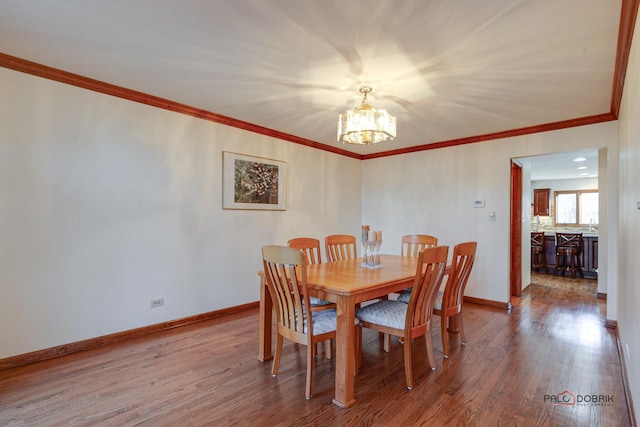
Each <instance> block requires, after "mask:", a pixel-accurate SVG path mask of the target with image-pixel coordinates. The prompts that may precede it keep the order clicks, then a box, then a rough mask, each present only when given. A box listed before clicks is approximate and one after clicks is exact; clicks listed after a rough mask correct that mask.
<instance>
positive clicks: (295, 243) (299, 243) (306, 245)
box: [287, 237, 322, 264]
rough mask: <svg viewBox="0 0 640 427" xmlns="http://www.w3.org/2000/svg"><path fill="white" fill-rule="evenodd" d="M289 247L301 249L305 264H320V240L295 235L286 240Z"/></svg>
mask: <svg viewBox="0 0 640 427" xmlns="http://www.w3.org/2000/svg"><path fill="white" fill-rule="evenodd" d="M287 244H288V245H289V247H290V248H294V249H300V250H302V251H303V253H304V256H305V260H306V262H307V264H321V263H322V255H321V253H322V251H321V250H320V240H318V239H314V238H313V237H296V238H295V239H291V240H289V241H288V242H287Z"/></svg>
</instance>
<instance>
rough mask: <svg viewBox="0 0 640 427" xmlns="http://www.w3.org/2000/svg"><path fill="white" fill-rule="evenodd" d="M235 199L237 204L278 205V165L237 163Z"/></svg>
mask: <svg viewBox="0 0 640 427" xmlns="http://www.w3.org/2000/svg"><path fill="white" fill-rule="evenodd" d="M233 199H234V201H235V202H236V203H268V204H277V203H278V165H269V164H266V163H260V162H251V161H246V160H238V159H236V161H235V174H234V190H233Z"/></svg>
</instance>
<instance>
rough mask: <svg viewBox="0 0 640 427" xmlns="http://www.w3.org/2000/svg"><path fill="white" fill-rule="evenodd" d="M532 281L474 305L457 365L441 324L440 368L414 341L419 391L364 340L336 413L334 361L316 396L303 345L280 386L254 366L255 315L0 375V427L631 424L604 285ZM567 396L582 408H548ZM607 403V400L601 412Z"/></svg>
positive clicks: (319, 369) (263, 366)
mask: <svg viewBox="0 0 640 427" xmlns="http://www.w3.org/2000/svg"><path fill="white" fill-rule="evenodd" d="M533 283H534V284H533V285H532V286H531V287H530V289H529V290H528V292H526V294H525V295H524V296H523V297H522V298H513V299H512V304H513V310H512V311H511V312H510V313H507V312H506V311H504V310H500V309H496V308H490V307H486V306H480V305H475V304H465V307H464V324H465V332H466V336H467V345H466V346H461V345H460V341H459V338H458V337H457V336H456V335H452V336H451V351H450V358H449V359H448V360H447V359H443V358H442V344H441V341H440V328H439V326H437V327H436V329H435V330H434V346H435V355H436V359H437V366H438V369H437V370H436V371H431V370H430V369H428V366H427V362H426V351H425V349H424V341H422V342H420V341H418V342H414V376H415V388H414V389H413V390H412V391H408V390H407V389H406V388H405V378H404V368H403V355H402V349H401V344H399V343H398V342H397V341H396V340H394V341H393V346H392V351H391V352H390V353H384V352H383V351H382V341H381V339H380V336H379V335H378V334H377V333H376V332H373V331H369V330H365V331H364V334H363V335H364V338H363V340H364V342H363V360H362V369H361V371H360V374H359V375H358V377H357V378H356V393H355V397H356V399H357V403H356V405H355V406H354V407H353V408H350V409H340V408H338V407H336V406H334V405H333V404H331V398H332V397H333V380H334V377H333V374H334V364H335V360H327V359H325V358H324V357H322V356H323V355H322V353H321V354H320V355H319V356H318V357H317V358H316V361H315V365H314V386H313V390H314V395H313V398H312V399H310V400H305V398H304V384H305V352H304V349H303V348H302V347H299V348H297V347H296V346H295V345H293V344H289V343H287V344H285V351H284V355H283V359H282V364H281V367H280V373H279V374H278V377H277V378H272V377H271V375H270V368H271V363H270V362H268V363H260V362H258V361H257V359H256V354H257V341H258V313H257V311H254V310H252V311H249V312H246V313H240V314H235V315H231V316H228V317H226V318H222V319H218V320H213V321H207V322H202V323H199V324H196V325H191V326H187V327H183V328H179V329H176V330H172V331H166V332H162V333H159V334H155V335H152V336H148V337H144V338H137V339H133V340H131V341H128V342H125V343H120V344H117V345H113V346H109V347H104V348H100V349H96V350H90V351H86V352H83V353H78V354H73V355H70V356H65V357H61V358H58V359H55V360H48V361H44V362H40V363H36V364H32V365H28V366H22V367H18V368H14V369H9V370H4V371H0V425H2V426H94V425H101V426H134V425H135V426H138V425H143V426H201V425H212V426H232V425H237V426H253V427H256V426H265V425H269V426H275V425H283V426H299V425H318V426H334V425H335V426H356V425H357V426H361V425H367V426H398V425H402V426H408V425H423V426H430V425H434V426H450V425H457V426H460V425H462V426H464V425H469V426H630V425H631V420H630V416H629V413H628V411H627V406H626V401H625V396H624V390H623V384H622V375H621V367H620V359H619V356H618V351H617V347H616V337H615V331H613V330H611V329H607V328H605V327H604V323H605V301H603V300H599V299H596V297H595V294H596V282H595V281H593V280H585V279H570V278H569V279H560V278H553V277H551V276H545V275H537V274H535V275H534V276H533ZM564 391H568V392H570V393H573V394H574V395H575V396H576V399H577V400H582V402H579V403H577V404H576V405H554V404H553V403H552V402H551V401H550V400H549V399H550V396H558V395H559V393H562V392H564ZM600 395H602V396H605V399H606V401H605V402H599V403H597V404H595V403H592V402H591V400H593V399H594V398H597V396H600ZM562 396H569V394H565V395H562ZM593 396H596V397H593ZM587 399H589V400H590V401H589V402H585V400H587ZM597 399H600V398H597Z"/></svg>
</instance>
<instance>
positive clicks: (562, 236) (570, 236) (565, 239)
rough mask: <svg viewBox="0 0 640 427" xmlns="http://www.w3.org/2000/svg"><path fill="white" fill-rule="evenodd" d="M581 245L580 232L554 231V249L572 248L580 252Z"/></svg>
mask: <svg viewBox="0 0 640 427" xmlns="http://www.w3.org/2000/svg"><path fill="white" fill-rule="evenodd" d="M583 246H584V244H583V240H582V233H556V249H574V250H577V251H578V253H581V252H582V248H583Z"/></svg>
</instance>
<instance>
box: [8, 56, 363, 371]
mask: <svg viewBox="0 0 640 427" xmlns="http://www.w3.org/2000/svg"><path fill="white" fill-rule="evenodd" d="M0 93H1V94H2V96H1V97H0V242H2V243H1V244H0V325H3V327H2V328H0V358H3V357H9V356H13V355H17V354H23V353H27V352H30V351H34V350H39V349H44V348H49V347H52V346H56V345H61V344H66V343H71V342H75V341H79V340H83V339H87V338H92V337H97V336H101V335H105V334H109V333H114V332H119V331H124V330H128V329H133V328H136V327H141V326H146V325H150V324H155V323H159V322H163V321H167V320H173V319H179V318H182V317H186V316H190V315H195V314H200V313H204V312H209V311H213V310H217V309H221V308H225V307H231V306H235V305H240V304H244V303H248V302H253V301H257V300H258V299H259V292H258V289H259V288H258V277H257V275H256V273H257V272H258V270H260V269H261V255H260V248H261V246H262V245H265V244H286V241H287V240H288V239H289V238H291V237H296V236H302V235H304V236H312V237H317V238H323V236H324V235H326V234H331V233H351V234H355V235H357V233H359V232H360V217H361V207H360V190H361V183H360V179H361V162H360V161H359V160H355V159H351V158H348V157H344V156H339V155H335V154H331V153H327V152H323V151H319V150H315V149H311V148H307V147H304V146H301V145H298V144H293V143H289V142H285V141H281V140H277V139H274V138H269V137H266V136H263V135H258V134H254V133H250V132H246V131H241V130H239V129H235V128H231V127H226V126H222V125H218V124H215V123H211V122H207V121H203V120H199V119H195V118H193V117H189V116H185V115H181V114H176V113H172V112H169V111H164V110H160V109H156V108H153V107H149V106H146V105H142V104H137V103H133V102H129V101H125V100H122V99H119V98H115V97H110V96H106V95H102V94H98V93H94V92H90V91H87V90H83V89H79V88H74V87H71V86H67V85H63V84H59V83H56V82H52V81H48V80H44V79H40V78H36V77H33V76H29V75H25V74H21V73H17V72H14V71H10V70H7V69H1V68H0ZM223 150H226V151H234V152H238V153H243V154H250V155H257V156H262V157H267V158H273V159H278V160H283V161H286V162H287V165H288V170H289V177H288V178H289V179H288V183H289V191H288V203H287V210H286V211H285V212H272V211H236V210H234V211H231V210H223V209H222V206H221V202H222V193H221V188H222V171H221V166H222V151H223ZM161 297H162V298H164V299H165V305H164V307H161V308H155V309H151V308H150V301H151V299H154V298H161Z"/></svg>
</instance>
